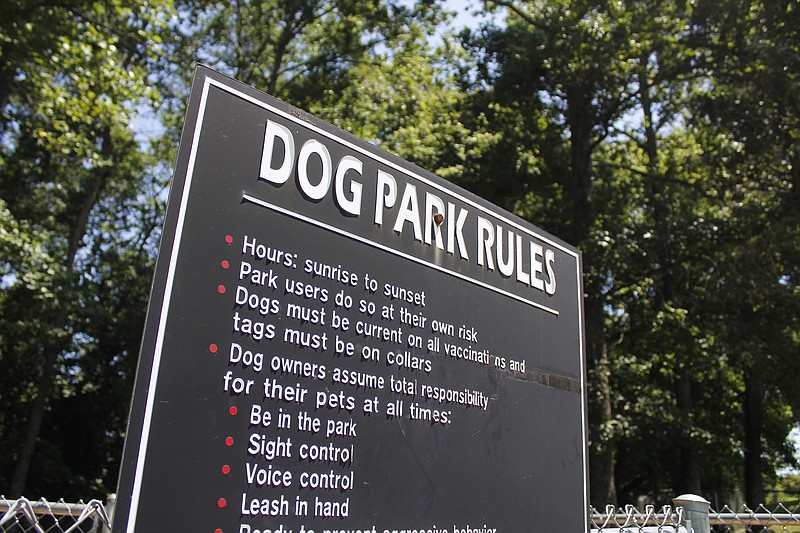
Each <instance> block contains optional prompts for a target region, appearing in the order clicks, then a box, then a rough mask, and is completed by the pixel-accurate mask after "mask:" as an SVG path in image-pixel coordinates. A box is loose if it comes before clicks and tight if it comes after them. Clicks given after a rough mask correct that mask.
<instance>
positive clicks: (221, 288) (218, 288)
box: [217, 285, 225, 294]
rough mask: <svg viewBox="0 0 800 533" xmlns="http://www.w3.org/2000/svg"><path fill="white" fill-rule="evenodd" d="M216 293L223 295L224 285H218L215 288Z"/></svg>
mask: <svg viewBox="0 0 800 533" xmlns="http://www.w3.org/2000/svg"><path fill="white" fill-rule="evenodd" d="M217 292H218V293H220V294H225V285H219V286H218V287H217Z"/></svg>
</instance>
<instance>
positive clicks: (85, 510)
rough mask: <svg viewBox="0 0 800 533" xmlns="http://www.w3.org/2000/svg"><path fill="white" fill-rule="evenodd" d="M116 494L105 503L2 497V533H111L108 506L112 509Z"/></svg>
mask: <svg viewBox="0 0 800 533" xmlns="http://www.w3.org/2000/svg"><path fill="white" fill-rule="evenodd" d="M113 502H114V500H113V496H109V499H108V501H107V502H106V504H104V503H103V502H101V501H99V500H91V501H89V502H88V503H84V502H83V501H79V502H77V503H67V502H65V501H64V500H59V501H57V502H48V501H47V500H44V499H41V500H37V501H33V502H32V501H30V500H28V499H27V498H20V499H18V500H9V499H7V498H6V497H5V496H0V513H3V514H2V515H1V516H0V533H109V532H110V531H111V520H110V519H109V515H108V512H107V510H106V509H107V505H108V507H110V508H113Z"/></svg>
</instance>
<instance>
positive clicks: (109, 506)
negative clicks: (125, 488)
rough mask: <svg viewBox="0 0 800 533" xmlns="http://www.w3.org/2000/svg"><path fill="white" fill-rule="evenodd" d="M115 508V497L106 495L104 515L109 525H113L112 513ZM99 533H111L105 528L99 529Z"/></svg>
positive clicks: (114, 495)
mask: <svg viewBox="0 0 800 533" xmlns="http://www.w3.org/2000/svg"><path fill="white" fill-rule="evenodd" d="M116 508H117V495H116V494H114V493H112V494H108V495H106V515H107V516H108V522H109V524H114V511H115V510H116ZM100 531H101V533H111V530H110V529H106V527H105V526H103V527H102V528H100Z"/></svg>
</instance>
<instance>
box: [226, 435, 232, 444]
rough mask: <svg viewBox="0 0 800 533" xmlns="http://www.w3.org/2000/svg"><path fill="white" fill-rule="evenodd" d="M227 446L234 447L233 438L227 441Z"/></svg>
mask: <svg viewBox="0 0 800 533" xmlns="http://www.w3.org/2000/svg"><path fill="white" fill-rule="evenodd" d="M225 446H233V437H228V438H227V439H225Z"/></svg>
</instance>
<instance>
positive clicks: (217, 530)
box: [214, 528, 222, 533]
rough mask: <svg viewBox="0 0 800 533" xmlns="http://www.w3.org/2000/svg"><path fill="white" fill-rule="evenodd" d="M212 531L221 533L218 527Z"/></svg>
mask: <svg viewBox="0 0 800 533" xmlns="http://www.w3.org/2000/svg"><path fill="white" fill-rule="evenodd" d="M214 533H222V530H221V529H220V528H217V529H215V530H214Z"/></svg>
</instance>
